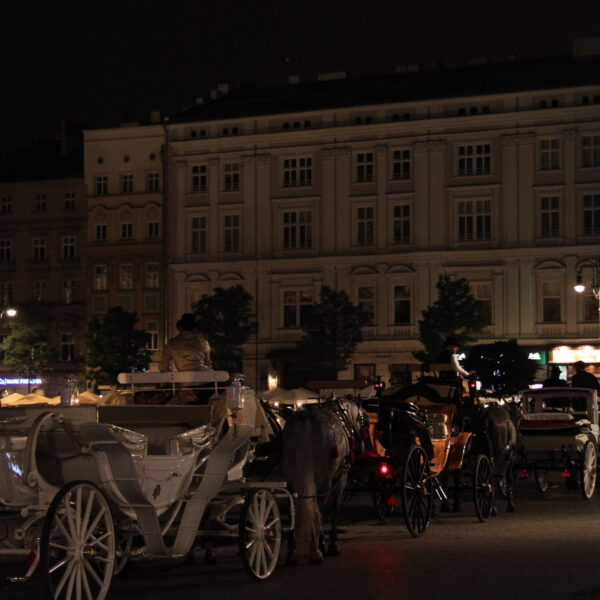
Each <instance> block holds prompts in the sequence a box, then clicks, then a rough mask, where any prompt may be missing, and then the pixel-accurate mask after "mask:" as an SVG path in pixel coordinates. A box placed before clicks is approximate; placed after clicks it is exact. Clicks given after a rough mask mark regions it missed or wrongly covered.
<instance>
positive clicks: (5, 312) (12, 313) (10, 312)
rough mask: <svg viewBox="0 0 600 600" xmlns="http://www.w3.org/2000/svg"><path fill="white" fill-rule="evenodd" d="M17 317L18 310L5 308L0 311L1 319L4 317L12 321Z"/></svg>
mask: <svg viewBox="0 0 600 600" xmlns="http://www.w3.org/2000/svg"><path fill="white" fill-rule="evenodd" d="M16 316H17V309H16V308H5V309H2V310H0V319H1V318H2V317H8V318H9V319H12V318H13V317H16Z"/></svg>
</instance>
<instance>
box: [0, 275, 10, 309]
mask: <svg viewBox="0 0 600 600" xmlns="http://www.w3.org/2000/svg"><path fill="white" fill-rule="evenodd" d="M11 302H12V283H11V282H10V281H0V305H1V306H6V305H7V304H10V303H11Z"/></svg>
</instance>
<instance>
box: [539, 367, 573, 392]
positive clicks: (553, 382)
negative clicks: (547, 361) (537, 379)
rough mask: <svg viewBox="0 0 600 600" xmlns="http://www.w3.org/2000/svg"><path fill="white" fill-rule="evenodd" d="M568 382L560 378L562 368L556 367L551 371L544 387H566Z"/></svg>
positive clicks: (543, 384)
mask: <svg viewBox="0 0 600 600" xmlns="http://www.w3.org/2000/svg"><path fill="white" fill-rule="evenodd" d="M566 385H567V382H566V381H565V380H564V379H561V378H560V367H559V366H557V365H554V366H553V367H552V368H551V369H550V377H547V378H546V379H544V381H543V382H542V386H543V387H565V386H566Z"/></svg>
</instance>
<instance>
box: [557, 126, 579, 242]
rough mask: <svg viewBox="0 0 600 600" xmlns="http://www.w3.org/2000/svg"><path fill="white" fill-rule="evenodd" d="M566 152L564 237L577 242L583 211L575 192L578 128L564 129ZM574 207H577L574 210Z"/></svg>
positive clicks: (563, 202)
mask: <svg viewBox="0 0 600 600" xmlns="http://www.w3.org/2000/svg"><path fill="white" fill-rule="evenodd" d="M563 139H564V152H563V170H564V174H565V187H564V190H565V191H564V194H563V198H562V201H561V202H562V203H561V205H560V212H561V215H562V217H563V226H564V231H563V237H564V240H565V243H567V244H575V243H576V239H577V219H578V218H580V217H578V215H580V214H581V211H580V210H578V209H577V208H576V207H577V194H576V193H575V173H576V170H577V141H578V139H579V131H578V130H577V129H566V130H565V131H563ZM572 207H575V209H574V210H573V208H572Z"/></svg>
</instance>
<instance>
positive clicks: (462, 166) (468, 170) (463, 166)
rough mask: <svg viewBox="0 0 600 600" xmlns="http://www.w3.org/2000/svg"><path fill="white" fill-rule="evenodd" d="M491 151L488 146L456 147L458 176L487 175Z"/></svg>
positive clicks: (489, 170)
mask: <svg viewBox="0 0 600 600" xmlns="http://www.w3.org/2000/svg"><path fill="white" fill-rule="evenodd" d="M491 153H492V149H491V145H490V144H475V145H468V146H459V147H458V165H457V173H458V175H489V174H490V173H491V164H492V159H491V156H492V154H491Z"/></svg>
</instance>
